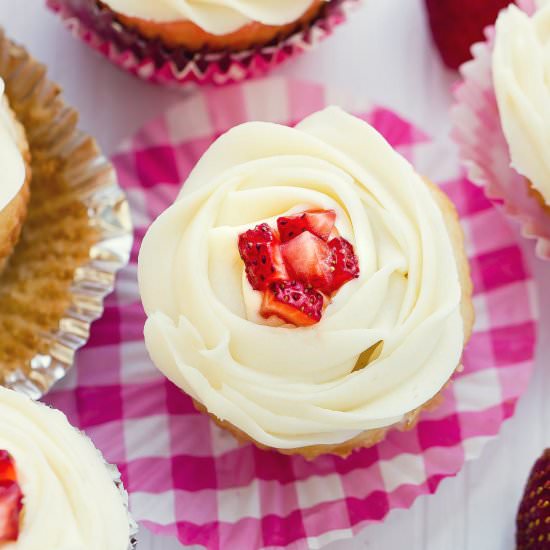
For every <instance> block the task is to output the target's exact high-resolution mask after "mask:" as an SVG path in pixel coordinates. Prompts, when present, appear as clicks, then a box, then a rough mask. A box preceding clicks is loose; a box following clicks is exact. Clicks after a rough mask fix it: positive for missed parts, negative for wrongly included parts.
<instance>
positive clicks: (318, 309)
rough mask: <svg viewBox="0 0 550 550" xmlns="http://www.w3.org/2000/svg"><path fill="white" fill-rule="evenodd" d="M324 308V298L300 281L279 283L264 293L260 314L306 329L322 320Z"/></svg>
mask: <svg viewBox="0 0 550 550" xmlns="http://www.w3.org/2000/svg"><path fill="white" fill-rule="evenodd" d="M323 306H324V297H323V295H322V294H321V293H319V292H317V291H316V290H313V289H310V288H306V287H305V286H304V285H303V284H302V283H300V282H299V281H278V282H275V283H271V284H270V286H269V288H268V289H267V290H266V291H265V292H264V298H263V301H262V306H261V310H260V313H261V315H262V316H263V317H265V318H268V317H270V316H271V315H276V316H277V317H279V318H280V319H282V320H283V321H286V322H287V323H291V324H293V325H296V326H297V327H306V326H310V325H314V324H315V323H318V322H319V321H320V320H321V317H322V315H323Z"/></svg>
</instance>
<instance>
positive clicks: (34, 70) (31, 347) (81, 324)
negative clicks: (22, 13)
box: [0, 29, 133, 399]
mask: <svg viewBox="0 0 550 550" xmlns="http://www.w3.org/2000/svg"><path fill="white" fill-rule="evenodd" d="M0 77H2V78H3V79H4V81H5V84H6V94H7V96H8V99H9V101H10V104H11V107H12V109H13V110H14V112H15V113H16V116H17V118H18V119H19V121H20V122H21V123H22V124H23V126H24V127H25V130H26V133H27V139H28V141H29V146H30V150H31V156H32V163H31V169H32V180H31V200H30V204H29V213H28V217H27V220H26V221H25V224H24V226H23V231H22V235H21V239H20V241H19V243H18V245H17V247H16V249H15V252H14V254H13V255H12V257H11V258H10V260H9V263H8V266H7V268H6V270H5V271H4V272H3V273H2V274H1V275H0V384H2V385H4V386H7V387H9V388H12V389H14V390H17V391H20V392H22V393H25V394H26V395H28V396H30V397H32V398H33V399H39V398H40V397H42V396H43V395H44V394H45V393H46V392H47V391H48V390H49V389H50V388H51V386H52V385H53V384H54V383H55V382H56V381H58V380H60V379H61V378H63V376H65V374H66V372H67V371H68V369H70V368H71V366H72V365H73V362H74V358H75V352H76V351H77V350H78V349H79V348H80V347H82V346H83V345H84V344H85V343H86V342H87V340H88V337H89V334H90V325H91V323H92V322H93V321H94V320H95V319H97V318H98V317H100V316H101V315H102V313H103V300H104V298H105V297H106V296H107V295H108V294H109V293H110V292H111V291H112V290H113V288H114V282H115V276H116V273H117V271H118V270H119V269H121V268H122V267H123V266H125V265H126V264H127V262H128V259H129V254H130V249H131V246H132V238H133V237H132V223H131V218H130V212H129V207H128V203H127V201H126V196H125V194H124V192H123V191H122V190H121V189H120V187H119V186H118V184H117V178H116V175H115V172H114V169H113V167H112V166H111V164H110V163H109V162H108V161H107V160H106V159H105V157H104V156H103V155H102V154H101V152H100V151H99V149H98V146H97V144H96V143H95V141H94V140H93V139H92V138H91V137H89V136H87V135H86V134H84V133H83V132H81V131H79V130H78V129H77V121H78V114H77V112H76V111H75V110H74V109H72V108H71V107H69V106H67V105H65V103H64V102H63V100H62V99H61V97H60V88H59V87H58V86H57V85H56V84H54V83H52V82H51V81H49V80H48V79H47V77H46V69H45V67H44V66H43V65H41V64H40V63H38V62H37V61H35V60H34V59H33V58H32V57H31V56H30V55H29V54H28V53H27V51H26V50H25V49H24V48H23V47H21V46H19V45H17V44H15V43H13V42H12V41H10V40H9V39H8V38H7V37H6V36H5V33H4V31H3V30H2V29H0Z"/></svg>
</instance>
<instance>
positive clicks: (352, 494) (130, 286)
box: [48, 78, 537, 550]
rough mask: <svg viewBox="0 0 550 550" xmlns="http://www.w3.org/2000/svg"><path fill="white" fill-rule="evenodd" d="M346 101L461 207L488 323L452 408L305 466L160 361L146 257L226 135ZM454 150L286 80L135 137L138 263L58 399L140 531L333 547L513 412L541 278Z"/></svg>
mask: <svg viewBox="0 0 550 550" xmlns="http://www.w3.org/2000/svg"><path fill="white" fill-rule="evenodd" d="M271 99H277V101H271ZM333 103H336V104H340V105H342V106H343V107H344V108H347V109H348V110H349V111H350V112H353V113H355V114H357V115H358V116H360V117H361V118H363V119H365V120H368V121H369V122H370V123H372V124H373V125H374V126H376V128H378V130H380V131H381V132H382V133H383V134H384V135H385V136H386V138H387V139H388V140H389V142H390V143H391V144H392V145H393V146H394V147H395V148H396V149H397V150H398V151H399V152H400V153H402V154H403V155H405V156H406V157H407V158H408V159H409V160H411V161H412V162H413V164H414V165H415V167H416V168H417V169H418V170H419V171H420V173H422V174H426V175H429V176H430V177H431V178H432V179H433V180H435V182H436V183H438V184H439V185H440V186H441V187H442V189H443V190H444V191H445V192H447V194H448V195H449V196H450V198H451V199H452V200H453V201H454V203H455V205H456V207H457V209H458V212H459V214H460V218H461V222H462V226H463V228H464V230H465V234H466V244H467V250H468V255H469V259H470V262H471V266H472V277H473V281H474V284H475V294H474V298H473V301H474V305H475V308H476V316H477V322H476V326H475V328H474V333H473V336H472V339H471V341H470V343H469V344H468V346H467V348H466V350H465V354H464V369H463V371H461V372H459V373H457V374H456V376H455V378H454V381H453V383H452V384H451V385H450V387H449V388H448V389H447V390H446V391H445V393H444V401H443V404H442V405H441V406H440V407H439V408H438V409H436V410H435V411H433V412H431V413H427V414H424V415H423V416H422V417H421V420H420V422H419V423H418V425H417V426H416V427H415V428H414V429H412V430H410V431H408V432H400V431H391V432H390V433H389V434H388V436H387V438H386V439H385V440H384V441H382V442H381V443H379V444H378V445H376V446H375V447H372V448H369V449H361V450H358V451H356V452H354V453H353V454H352V455H351V456H349V457H348V458H346V459H342V458H339V457H335V456H328V455H327V456H321V457H319V458H317V459H316V460H314V461H311V462H308V461H306V460H305V459H304V458H302V457H300V456H286V455H282V454H279V453H276V452H268V451H262V450H260V449H258V448H256V447H255V446H253V445H244V446H240V445H239V444H238V443H237V442H236V440H235V439H234V438H233V437H232V436H231V435H230V434H229V433H228V432H226V431H224V430H222V429H220V428H219V427H217V426H216V425H215V424H214V423H213V422H212V421H211V420H210V419H209V418H208V417H207V416H206V415H203V414H200V413H198V412H197V411H196V410H195V407H194V406H193V403H192V401H191V399H190V398H189V397H187V396H186V395H185V394H183V393H182V392H181V390H179V389H178V388H177V387H176V386H174V385H173V384H172V383H170V382H169V381H168V380H166V379H165V378H164V377H163V376H162V374H161V373H160V372H159V371H158V370H157V369H156V368H155V367H154V366H153V364H152V363H151V361H150V359H149V357H148V355H147V352H146V349H145V346H144V343H143V325H144V322H145V313H144V311H143V309H142V306H141V301H140V296H139V292H138V286H137V281H136V272H137V254H138V250H139V247H140V243H141V240H142V238H143V236H144V234H145V232H146V230H147V228H148V226H149V225H150V223H151V222H152V221H153V220H154V219H155V218H156V217H157V216H158V215H159V214H160V213H161V212H162V211H163V210H164V209H165V208H166V207H167V206H168V205H169V204H171V203H172V202H173V200H174V199H175V197H176V195H177V194H178V191H179V189H180V185H181V182H182V181H185V179H186V177H187V175H188V173H189V171H190V170H191V169H192V167H193V166H194V164H195V163H196V162H197V160H198V159H199V158H200V156H201V155H202V154H203V152H204V151H205V150H206V148H207V147H208V146H209V145H210V144H211V143H212V142H213V141H214V140H215V139H216V137H217V136H219V134H220V133H222V132H224V131H226V130H227V129H229V128H230V127H232V126H234V125H236V124H238V123H242V122H245V121H248V120H266V121H271V122H278V123H286V124H293V123H295V122H297V121H299V120H301V119H302V118H303V117H304V116H306V115H308V114H310V113H311V112H314V111H317V110H319V109H321V108H323V107H324V106H326V105H327V104H333ZM452 151H453V149H452V147H450V148H449V144H448V143H436V142H431V141H430V140H429V139H428V137H427V136H426V135H425V134H424V133H423V132H422V131H420V130H419V129H417V128H416V127H414V126H413V125H411V124H410V123H408V122H407V121H405V120H403V119H402V118H401V117H399V116H398V115H396V114H395V113H394V112H392V111H390V110H388V109H385V108H383V107H380V106H376V105H372V104H368V103H367V102H365V101H359V102H357V101H353V100H352V99H350V98H349V97H348V96H346V95H345V94H341V93H338V92H336V91H333V90H330V89H325V88H323V87H322V86H320V85H316V84H307V83H301V82H296V81H289V80H286V79H281V78H276V79H268V80H264V81H254V82H249V83H245V84H241V85H236V86H230V87H227V88H225V89H223V90H220V89H215V88H206V89H204V90H203V91H201V92H200V93H196V94H193V95H192V96H190V97H188V98H185V99H182V101H181V102H180V103H179V104H177V105H176V106H175V107H173V108H172V109H170V110H169V111H168V112H166V113H165V114H164V115H163V116H161V117H160V118H157V119H155V120H153V121H152V122H150V123H148V124H147V125H145V126H144V127H143V128H142V129H141V130H140V131H139V132H138V133H137V134H136V135H134V136H133V137H132V138H131V139H130V140H128V141H126V142H125V143H124V144H123V146H122V147H121V149H120V150H119V152H118V153H117V154H116V155H115V156H114V157H113V159H112V160H113V163H114V165H115V167H116V169H117V172H118V175H119V179H120V182H121V184H122V185H123V186H124V188H125V190H126V192H127V195H128V199H129V202H130V204H131V208H132V213H133V219H134V224H135V227H136V240H135V244H134V248H133V251H132V257H131V262H130V265H129V267H128V268H127V269H126V270H124V271H123V272H122V275H121V277H120V278H119V279H118V285H117V288H116V291H115V294H114V295H113V296H112V297H111V298H110V299H109V300H108V301H107V307H106V310H105V315H104V317H103V318H102V320H101V321H99V322H98V323H96V324H95V325H94V327H93V331H92V334H91V339H90V342H89V344H88V346H87V347H86V348H84V349H83V350H82V351H81V352H80V354H79V356H78V367H77V368H76V369H73V370H72V371H71V372H70V373H69V375H68V377H67V378H66V379H64V380H63V382H62V383H60V384H59V385H58V386H57V387H56V389H55V390H54V391H53V392H51V393H50V394H49V395H48V401H49V402H50V403H51V404H53V405H55V406H56V407H58V408H60V409H61V410H63V411H64V412H66V413H67V414H68V416H69V418H70V420H71V422H73V423H74V424H75V425H76V426H79V427H80V428H82V429H85V430H86V433H87V434H89V435H90V436H91V437H92V439H93V440H94V442H95V443H96V445H97V446H98V447H99V448H101V449H102V450H103V452H104V453H105V457H106V459H107V460H109V461H110V462H113V463H116V464H117V465H118V467H119V469H120V471H121V472H122V475H123V479H124V483H125V486H126V488H127V490H128V492H129V497H130V505H131V509H132V513H133V515H134V517H135V518H136V519H138V520H139V521H140V523H141V525H142V526H143V527H146V528H148V529H150V530H152V531H154V532H155V533H159V534H164V535H171V536H173V537H177V538H178V539H179V541H180V542H181V543H182V544H185V545H201V546H203V547H205V548H207V549H209V550H224V549H231V550H233V549H235V548H247V549H248V548H250V549H257V548H270V549H278V548H289V549H292V550H302V549H303V550H305V549H309V548H320V547H321V546H324V545H325V544H327V543H329V542H331V541H333V540H337V539H343V538H350V537H353V536H354V535H355V534H357V533H358V532H359V531H361V530H362V529H364V528H365V527H366V526H368V525H370V524H372V523H376V522H381V521H383V520H384V518H385V517H386V516H387V515H388V513H389V512H390V511H391V510H394V509H396V508H408V507H410V506H411V505H412V503H413V502H414V501H415V500H416V498H417V497H419V496H421V495H428V494H431V493H433V492H435V491H436V489H437V487H438V486H439V484H440V482H441V481H442V480H443V479H445V478H447V477H450V476H454V475H455V474H456V473H457V472H459V471H460V469H461V468H462V467H463V465H464V463H465V461H466V460H470V459H473V458H475V457H477V456H479V454H480V452H481V450H482V449H483V446H484V444H485V443H486V442H487V441H488V440H490V439H491V438H492V437H494V436H495V435H496V434H497V433H498V432H499V430H500V428H501V426H502V423H503V422H504V420H506V419H507V418H510V417H511V416H512V415H513V413H514V409H515V405H516V402H517V400H518V398H519V396H520V395H521V394H522V392H523V391H524V390H525V388H526V386H527V382H528V380H529V377H530V374H531V370H532V366H533V356H534V350H535V341H536V330H537V315H536V307H535V303H534V299H533V296H534V288H533V281H532V279H531V275H530V273H529V270H528V267H527V264H526V263H525V261H524V258H523V256H522V252H521V249H520V248H519V246H518V244H517V241H516V236H515V235H514V232H513V230H512V229H511V228H510V227H509V225H508V224H507V222H506V219H505V218H504V217H503V216H502V215H501V213H500V212H499V211H498V210H497V209H495V207H494V206H493V204H492V203H491V202H490V201H489V200H488V199H487V198H486V197H485V195H484V194H483V191H482V190H481V189H480V188H479V187H476V186H474V185H472V184H471V183H470V182H469V181H468V180H467V179H466V178H465V176H464V174H463V172H462V171H461V169H460V167H459V163H458V160H457V159H456V158H455V156H454V155H453V152H452Z"/></svg>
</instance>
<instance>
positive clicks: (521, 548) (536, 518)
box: [516, 449, 550, 550]
mask: <svg viewBox="0 0 550 550" xmlns="http://www.w3.org/2000/svg"><path fill="white" fill-rule="evenodd" d="M516 527H517V531H516V549H517V550H528V549H529V550H548V548H550V449H546V451H545V452H544V453H543V455H542V456H541V457H540V458H539V459H538V460H537V462H536V463H535V465H534V466H533V469H532V470H531V474H530V475H529V479H528V480H527V485H526V486H525V492H524V494H523V498H522V500H521V504H520V506H519V510H518V516H517V521H516Z"/></svg>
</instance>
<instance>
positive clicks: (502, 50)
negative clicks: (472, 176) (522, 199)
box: [493, 3, 550, 205]
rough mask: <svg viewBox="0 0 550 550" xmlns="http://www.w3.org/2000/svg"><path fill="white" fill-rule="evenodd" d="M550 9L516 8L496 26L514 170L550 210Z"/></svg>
mask: <svg viewBox="0 0 550 550" xmlns="http://www.w3.org/2000/svg"><path fill="white" fill-rule="evenodd" d="M549 54H550V4H547V3H544V5H542V7H541V8H540V9H539V10H538V11H537V12H536V13H535V15H533V16H532V17H530V16H529V15H527V14H526V13H525V12H523V11H521V10H520V9H519V8H517V7H516V6H514V5H512V6H510V7H509V8H507V9H506V10H503V11H502V12H501V14H500V15H499V17H498V20H497V24H496V38H495V47H494V54H493V80H494V87H495V92H496V96H497V100H498V108H499V113H500V118H501V122H502V127H503V130H504V134H505V136H506V140H507V142H508V146H509V149H510V156H511V158H512V166H513V167H514V168H515V169H516V170H517V171H518V172H519V173H520V174H521V175H523V176H525V177H526V178H528V179H529V180H530V182H531V184H532V185H533V186H534V187H535V188H536V189H537V190H538V191H539V192H540V194H541V195H542V197H543V199H544V201H545V202H546V204H548V205H550V156H549V155H548V151H549V150H550V55H549Z"/></svg>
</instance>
